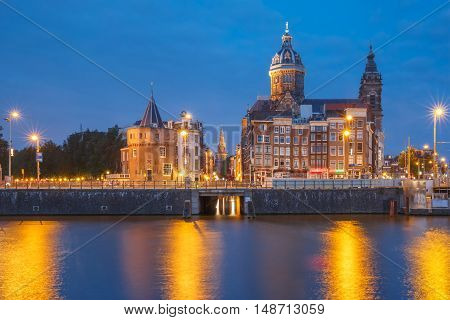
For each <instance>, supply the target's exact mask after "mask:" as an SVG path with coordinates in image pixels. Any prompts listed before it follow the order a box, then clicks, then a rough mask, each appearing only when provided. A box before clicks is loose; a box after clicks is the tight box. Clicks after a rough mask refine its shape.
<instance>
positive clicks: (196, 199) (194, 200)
mask: <svg viewBox="0 0 450 320" xmlns="http://www.w3.org/2000/svg"><path fill="white" fill-rule="evenodd" d="M191 207H192V214H200V195H199V193H198V191H197V190H192V191H191Z"/></svg>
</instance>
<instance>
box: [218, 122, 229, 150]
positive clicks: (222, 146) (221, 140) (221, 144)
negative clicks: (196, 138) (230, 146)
mask: <svg viewBox="0 0 450 320" xmlns="http://www.w3.org/2000/svg"><path fill="white" fill-rule="evenodd" d="M217 153H218V154H227V144H226V143H225V136H224V134H223V130H222V128H221V129H220V135H219V144H218V146H217Z"/></svg>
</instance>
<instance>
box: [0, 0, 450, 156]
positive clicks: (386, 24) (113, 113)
mask: <svg viewBox="0 0 450 320" xmlns="http://www.w3.org/2000/svg"><path fill="white" fill-rule="evenodd" d="M5 1H6V2H7V3H9V4H10V5H11V6H13V7H15V8H16V9H17V10H18V11H20V12H21V13H22V14H23V15H25V16H27V17H29V18H30V19H32V20H34V21H35V22H36V23H38V24H40V25H41V26H43V27H44V28H46V29H48V30H49V31H51V32H52V33H54V34H55V35H57V36H58V37H59V38H61V39H62V40H64V41H65V42H66V43H68V44H70V45H71V46H72V47H74V48H76V49H77V50H79V51H80V52H82V53H83V54H85V55H86V56H88V57H89V58H90V59H92V60H93V61H95V62H96V63H98V64H99V65H101V66H102V67H104V68H105V69H107V70H108V71H110V72H112V73H113V74H115V75H116V76H117V77H118V78H120V79H122V80H123V81H125V82H127V83H128V84H129V85H130V86H132V87H133V88H135V89H136V90H137V91H139V92H141V93H143V94H144V95H146V96H148V95H149V94H150V82H152V81H153V82H154V83H155V84H154V91H155V98H156V101H157V103H158V104H159V106H160V111H161V115H162V117H163V118H164V119H165V120H168V119H170V118H173V117H174V116H178V115H179V113H180V111H181V110H188V111H190V112H191V113H192V114H193V115H194V117H196V118H198V119H200V120H202V121H203V122H204V123H205V124H207V125H239V124H240V120H241V118H242V116H243V115H244V114H245V110H246V109H247V107H248V106H249V105H251V104H253V102H254V101H255V99H256V97H257V96H258V95H265V96H267V95H268V94H269V77H268V68H269V65H270V61H271V58H272V56H273V54H274V53H275V52H276V51H277V50H278V48H279V47H280V44H281V35H282V33H283V31H284V22H285V21H286V20H287V21H289V25H290V31H291V34H292V35H293V37H294V41H293V42H294V47H295V49H296V50H297V51H298V52H299V53H300V55H301V57H302V60H303V63H304V65H305V67H306V69H307V75H306V78H305V93H306V95H307V96H308V93H310V92H312V91H313V90H315V89H316V88H317V87H320V86H321V85H322V84H323V83H325V82H326V81H327V80H329V79H331V78H333V77H334V76H336V75H337V74H339V73H340V72H341V71H343V70H344V69H346V68H347V67H348V66H350V65H352V64H353V63H354V62H355V61H358V60H359V59H361V58H362V57H365V55H366V54H367V51H368V45H369V43H370V42H371V43H372V44H373V45H374V47H375V48H377V47H378V46H380V45H382V44H383V43H385V42H386V41H388V40H390V39H391V38H393V37H395V36H396V35H398V34H399V33H400V32H402V31H403V30H404V29H406V28H407V27H409V26H410V25H411V24H413V23H415V22H416V21H418V20H419V19H421V18H422V17H424V16H425V15H427V14H428V13H430V12H431V11H432V10H433V9H435V8H436V7H438V6H439V5H441V4H443V3H445V2H446V1H445V0H440V1H434V0H428V1H419V0H417V1H414V0H411V1H409V0H402V1H327V2H323V1H256V0H255V1H220V2H219V1H217V2H216V1H195V2H194V1H190V2H188V1H143V0H127V1H113V0H108V1H106V0H102V1H100V0H97V1H72V0H66V1H53V0H48V1H19V0H5ZM3 2H4V0H0V28H1V30H2V31H1V33H0V43H1V50H0V61H1V67H0V111H1V112H3V113H4V114H6V112H7V111H8V109H9V108H11V107H13V106H19V107H20V109H21V111H22V112H23V113H24V115H25V117H24V119H23V120H22V121H21V122H20V124H18V125H17V126H16V129H15V135H16V136H18V137H20V141H17V142H20V144H21V145H22V146H23V145H25V144H26V142H25V139H24V137H25V132H26V131H27V130H28V131H29V130H31V129H34V128H37V129H40V130H43V131H44V135H45V137H46V138H49V139H52V140H54V141H56V142H58V143H61V142H62V141H63V140H64V138H65V137H66V136H67V135H68V134H70V133H72V132H74V131H77V130H79V128H80V124H82V125H83V128H90V129H99V130H105V129H106V128H108V127H111V126H113V125H114V124H118V125H119V126H123V127H125V126H128V125H130V124H131V123H132V122H134V121H135V120H137V119H139V118H140V117H141V115H142V113H143V112H144V109H145V106H146V101H145V98H144V97H142V96H141V95H139V94H137V93H136V92H134V91H133V90H131V89H129V88H128V87H126V86H125V85H123V84H122V83H120V82H119V81H117V80H116V79H114V78H113V77H111V76H110V75H108V74H106V73H105V72H103V71H102V70H100V68H98V67H96V66H94V65H93V64H91V63H89V62H88V61H86V60H85V59H84V58H82V57H80V56H79V55H78V54H76V53H74V52H73V51H72V50H70V49H68V48H67V47H65V46H64V45H62V44H61V43H60V42H58V41H57V40H55V39H54V38H52V37H51V36H49V35H48V34H47V33H45V32H43V31H42V30H40V29H39V28H37V27H36V26H35V25H33V24H32V23H30V22H29V21H27V20H26V19H24V18H23V17H21V16H19V15H18V14H17V13H15V12H13V11H12V10H11V9H9V8H7V7H6V6H5V5H4V4H3ZM449 25H450V5H448V3H447V5H446V6H445V7H443V8H442V9H441V10H439V11H438V12H436V13H435V14H434V15H432V16H431V17H429V18H427V19H425V20H424V21H423V22H421V23H420V24H419V25H417V26H416V27H415V28H413V29H412V30H410V31H408V32H406V33H405V34H403V35H401V36H400V37H399V38H397V39H395V40H393V41H392V43H390V44H389V45H387V46H385V47H384V48H382V49H381V50H379V51H378V52H376V61H377V64H378V68H379V70H380V71H381V73H382V76H383V82H384V87H383V108H384V128H385V136H386V152H387V153H394V152H398V151H399V150H401V148H403V147H404V145H405V144H406V143H407V137H408V135H410V136H411V141H412V144H413V145H419V146H420V145H422V144H424V143H430V144H431V143H432V122H431V121H430V120H429V118H428V117H427V108H428V107H429V106H430V105H431V104H432V103H433V101H437V100H444V101H445V102H447V103H448V102H449V101H450V99H448V98H449V90H448V89H449V80H450V79H449V75H450V64H449V53H450V36H449V35H450V32H449V30H450V29H449ZM364 63H365V62H361V63H359V64H357V65H356V66H355V67H354V68H352V69H351V70H349V71H348V72H346V73H344V74H343V75H341V76H340V77H338V78H337V79H336V80H334V81H332V82H331V83H329V84H328V85H326V86H324V87H323V88H321V89H320V90H318V91H316V92H314V93H313V94H312V95H309V97H312V98H353V97H357V94H358V88H359V81H360V77H361V73H362V72H363V68H364ZM4 124H5V123H4ZM438 135H439V139H440V140H447V141H448V140H450V122H449V121H447V122H446V123H444V124H443V125H441V126H440V128H439V131H438ZM444 146H445V147H444ZM230 149H231V148H230ZM449 149H450V145H442V146H441V150H440V152H441V153H445V154H446V156H447V157H449V156H450V151H449Z"/></svg>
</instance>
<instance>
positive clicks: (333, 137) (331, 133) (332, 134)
mask: <svg viewBox="0 0 450 320" xmlns="http://www.w3.org/2000/svg"><path fill="white" fill-rule="evenodd" d="M330 141H336V132H330Z"/></svg>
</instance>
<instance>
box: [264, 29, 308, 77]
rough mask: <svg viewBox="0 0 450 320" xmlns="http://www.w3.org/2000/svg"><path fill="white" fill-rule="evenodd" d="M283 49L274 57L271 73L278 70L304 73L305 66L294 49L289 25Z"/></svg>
mask: <svg viewBox="0 0 450 320" xmlns="http://www.w3.org/2000/svg"><path fill="white" fill-rule="evenodd" d="M281 39H282V44H281V49H280V50H279V51H278V52H277V53H276V54H275V55H274V56H273V58H272V64H271V65H270V71H274V70H278V69H286V68H288V69H296V70H298V71H301V72H304V66H303V63H302V59H301V58H300V54H299V53H297V52H296V51H295V50H294V49H293V48H292V36H291V35H290V34H289V27H288V23H287V22H286V30H285V32H284V34H283V36H282V38H281Z"/></svg>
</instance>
